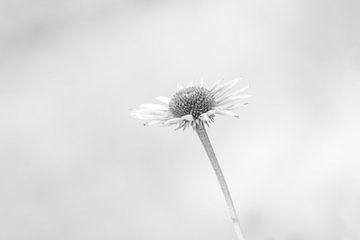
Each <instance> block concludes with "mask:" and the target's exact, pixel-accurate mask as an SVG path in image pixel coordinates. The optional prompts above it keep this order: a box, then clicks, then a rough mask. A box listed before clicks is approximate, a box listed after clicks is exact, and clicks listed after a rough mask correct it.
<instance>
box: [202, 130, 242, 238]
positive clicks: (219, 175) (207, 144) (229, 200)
mask: <svg viewBox="0 0 360 240" xmlns="http://www.w3.org/2000/svg"><path fill="white" fill-rule="evenodd" d="M195 130H196V133H197V135H198V136H199V138H200V141H201V143H202V145H203V146H204V148H205V151H206V153H207V155H208V157H209V159H210V162H211V165H212V167H213V169H214V171H215V174H216V177H217V179H218V181H219V183H220V187H221V190H222V192H223V195H224V197H225V201H226V204H227V207H228V209H229V213H230V217H231V221H232V223H233V226H234V229H235V233H236V235H237V237H238V240H245V238H244V235H243V234H242V231H241V228H240V222H239V218H238V216H237V214H236V210H235V207H234V203H233V201H232V198H231V195H230V191H229V187H228V185H227V183H226V181H225V177H224V174H223V172H222V170H221V167H220V164H219V162H218V160H217V158H216V155H215V152H214V149H213V147H212V145H211V142H210V139H209V137H208V135H207V133H206V130H205V127H204V125H203V124H199V125H197V126H196V128H195Z"/></svg>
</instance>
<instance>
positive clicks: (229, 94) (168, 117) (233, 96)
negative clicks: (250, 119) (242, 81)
mask: <svg viewBox="0 0 360 240" xmlns="http://www.w3.org/2000/svg"><path fill="white" fill-rule="evenodd" d="M238 81H239V79H234V80H231V81H228V82H225V83H221V81H217V82H215V83H214V84H213V85H212V86H211V87H210V88H205V87H203V83H202V81H201V84H200V85H199V86H193V84H192V83H190V84H189V86H188V87H186V88H183V87H182V86H180V85H179V86H178V89H177V92H176V93H175V94H174V95H173V97H172V98H171V99H170V98H167V97H162V96H160V97H157V98H156V99H157V100H159V101H160V102H161V103H162V104H141V105H140V107H139V108H137V109H131V116H133V117H135V118H139V119H141V120H144V121H145V124H144V125H147V126H152V125H159V126H171V125H178V127H177V128H176V129H180V128H182V129H183V130H185V129H186V128H187V127H189V126H192V127H193V128H196V127H197V126H199V125H200V124H201V125H203V124H206V125H207V126H209V124H210V123H212V122H214V118H215V116H216V115H225V116H233V117H239V115H237V114H236V113H234V112H233V111H232V110H234V109H236V108H239V107H240V106H241V105H245V104H246V103H243V104H239V101H241V100H242V99H244V98H247V97H250V96H251V95H248V94H243V92H244V91H245V90H246V89H248V86H245V87H243V88H241V89H239V90H237V91H234V88H235V85H236V84H237V83H238Z"/></svg>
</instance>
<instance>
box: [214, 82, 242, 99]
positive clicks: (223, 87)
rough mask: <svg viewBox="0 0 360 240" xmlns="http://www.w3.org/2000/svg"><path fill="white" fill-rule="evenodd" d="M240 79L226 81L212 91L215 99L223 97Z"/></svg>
mask: <svg viewBox="0 0 360 240" xmlns="http://www.w3.org/2000/svg"><path fill="white" fill-rule="evenodd" d="M239 80H240V79H233V80H231V81H228V82H226V83H224V84H222V85H220V86H219V87H218V89H216V90H214V91H213V94H214V96H215V98H218V97H221V96H223V95H224V94H225V93H227V92H229V91H230V90H232V88H233V87H234V86H235V85H236V84H237V83H238V82H239Z"/></svg>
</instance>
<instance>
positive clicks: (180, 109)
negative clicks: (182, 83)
mask: <svg viewBox="0 0 360 240" xmlns="http://www.w3.org/2000/svg"><path fill="white" fill-rule="evenodd" d="M214 106H215V99H214V97H213V95H212V94H211V92H210V91H209V90H207V89H206V88H203V87H188V88H184V89H182V90H179V91H177V92H176V93H175V94H174V96H173V97H172V99H171V100H170V103H169V109H170V112H171V113H172V114H174V116H175V117H182V116H185V115H189V114H191V115H192V116H193V117H194V118H195V119H197V118H198V117H199V116H200V115H201V114H203V113H206V112H207V111H209V110H211V109H212V108H213V107H214Z"/></svg>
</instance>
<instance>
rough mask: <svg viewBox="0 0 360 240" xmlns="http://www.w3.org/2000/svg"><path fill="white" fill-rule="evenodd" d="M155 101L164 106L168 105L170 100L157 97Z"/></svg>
mask: <svg viewBox="0 0 360 240" xmlns="http://www.w3.org/2000/svg"><path fill="white" fill-rule="evenodd" d="M156 99H157V100H159V101H160V102H162V103H165V104H166V105H169V102H170V98H168V97H163V96H158V97H157V98H156Z"/></svg>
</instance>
